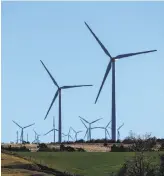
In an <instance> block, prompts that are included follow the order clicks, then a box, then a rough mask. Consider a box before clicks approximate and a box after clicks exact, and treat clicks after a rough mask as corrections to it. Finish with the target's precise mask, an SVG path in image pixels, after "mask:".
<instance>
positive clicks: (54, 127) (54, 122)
mask: <svg viewBox="0 0 164 176" xmlns="http://www.w3.org/2000/svg"><path fill="white" fill-rule="evenodd" d="M53 127H54V128H55V117H53Z"/></svg>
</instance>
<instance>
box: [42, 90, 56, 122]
mask: <svg viewBox="0 0 164 176" xmlns="http://www.w3.org/2000/svg"><path fill="white" fill-rule="evenodd" d="M57 96H58V90H57V91H56V93H55V96H54V98H53V99H52V102H51V105H50V107H49V109H48V111H47V114H46V116H45V118H44V120H45V119H46V118H47V116H48V113H49V112H50V109H51V107H52V105H53V104H54V101H55V100H56V98H57Z"/></svg>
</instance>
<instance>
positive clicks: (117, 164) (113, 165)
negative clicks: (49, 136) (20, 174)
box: [18, 152, 158, 176]
mask: <svg viewBox="0 0 164 176" xmlns="http://www.w3.org/2000/svg"><path fill="white" fill-rule="evenodd" d="M18 154H20V155H21V156H26V157H32V158H34V159H35V161H37V162H40V161H42V164H46V165H48V167H51V168H54V169H57V170H59V171H68V172H70V173H72V174H79V175H85V176H100V175H101V176H105V175H108V173H111V172H116V171H118V170H119V169H120V168H121V166H122V165H123V163H124V162H125V160H126V159H130V158H132V157H133V156H135V153H134V152H101V153H100V152H92V153H91V152H84V153H83V152H32V153H31V152H18ZM146 155H151V156H154V157H155V161H156V162H157V158H158V154H157V153H156V152H147V153H146Z"/></svg>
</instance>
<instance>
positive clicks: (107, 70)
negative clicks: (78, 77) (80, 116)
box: [95, 60, 112, 104]
mask: <svg viewBox="0 0 164 176" xmlns="http://www.w3.org/2000/svg"><path fill="white" fill-rule="evenodd" d="M111 66H112V61H111V60H110V61H109V64H108V66H107V69H106V72H105V75H104V78H103V81H102V83H101V86H100V89H99V92H98V95H97V97H96V101H95V104H96V102H97V100H98V98H99V95H100V92H101V90H102V88H103V85H104V83H105V80H106V78H107V76H108V73H109V71H110V69H111Z"/></svg>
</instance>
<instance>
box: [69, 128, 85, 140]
mask: <svg viewBox="0 0 164 176" xmlns="http://www.w3.org/2000/svg"><path fill="white" fill-rule="evenodd" d="M71 129H72V130H73V131H74V133H75V140H76V141H77V135H78V134H79V133H81V132H82V131H75V130H74V129H73V128H72V127H71Z"/></svg>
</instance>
